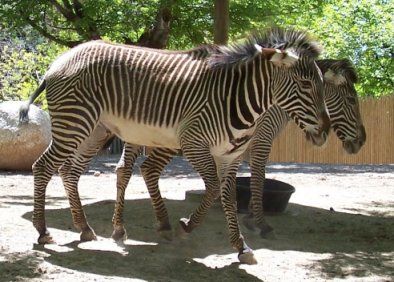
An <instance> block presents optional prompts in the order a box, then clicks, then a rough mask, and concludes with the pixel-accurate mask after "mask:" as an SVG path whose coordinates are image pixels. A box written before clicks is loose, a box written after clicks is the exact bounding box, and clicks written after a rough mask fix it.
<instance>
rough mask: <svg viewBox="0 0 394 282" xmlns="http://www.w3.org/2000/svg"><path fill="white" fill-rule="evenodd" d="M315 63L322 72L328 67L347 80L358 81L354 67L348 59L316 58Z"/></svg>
mask: <svg viewBox="0 0 394 282" xmlns="http://www.w3.org/2000/svg"><path fill="white" fill-rule="evenodd" d="M316 63H317V65H318V66H319V68H320V70H321V71H322V73H323V74H324V73H325V72H326V71H328V70H329V69H330V70H332V71H333V72H334V73H336V74H340V75H342V76H343V77H344V78H345V79H346V80H347V81H350V82H352V83H357V81H358V76H357V72H356V69H355V68H354V66H353V64H352V63H351V62H350V61H349V60H348V59H341V60H332V59H325V60H317V61H316Z"/></svg>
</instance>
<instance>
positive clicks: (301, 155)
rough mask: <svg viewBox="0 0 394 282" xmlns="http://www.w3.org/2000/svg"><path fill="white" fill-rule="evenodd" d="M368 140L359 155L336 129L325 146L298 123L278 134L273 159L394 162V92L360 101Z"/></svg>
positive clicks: (273, 149) (326, 161) (289, 160)
mask: <svg viewBox="0 0 394 282" xmlns="http://www.w3.org/2000/svg"><path fill="white" fill-rule="evenodd" d="M360 108H361V115H362V118H363V122H364V126H365V131H366V134H367V141H366V143H365V144H364V146H363V148H361V150H360V151H359V152H358V153H357V154H356V155H349V154H347V153H346V152H345V150H344V149H343V148H342V143H341V141H340V140H339V139H338V138H337V136H336V135H335V133H334V132H333V131H331V132H330V136H329V139H328V141H327V144H325V145H324V147H323V148H319V147H315V146H313V145H311V143H309V142H307V141H306V140H305V136H304V134H303V132H302V131H301V130H300V129H298V128H297V126H296V125H295V124H294V123H289V125H288V126H287V128H286V129H285V130H284V131H283V132H282V133H281V134H280V135H279V137H278V138H276V140H275V142H274V145H273V148H272V152H271V155H270V160H271V161H273V162H299V163H331V164H394V95H391V96H388V97H384V98H381V99H372V98H368V99H362V100H361V101H360Z"/></svg>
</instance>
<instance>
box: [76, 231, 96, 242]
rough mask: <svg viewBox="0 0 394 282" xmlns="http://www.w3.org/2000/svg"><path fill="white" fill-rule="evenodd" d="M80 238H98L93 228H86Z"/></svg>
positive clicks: (88, 239)
mask: <svg viewBox="0 0 394 282" xmlns="http://www.w3.org/2000/svg"><path fill="white" fill-rule="evenodd" d="M80 240H81V241H82V242H87V241H95V240H97V236H96V234H95V233H94V231H93V230H86V231H82V233H81V235H80Z"/></svg>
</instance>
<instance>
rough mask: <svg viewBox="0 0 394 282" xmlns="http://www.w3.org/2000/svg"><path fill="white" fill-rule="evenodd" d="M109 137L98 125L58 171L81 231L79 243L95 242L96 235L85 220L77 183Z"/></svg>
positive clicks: (74, 218)
mask: <svg viewBox="0 0 394 282" xmlns="http://www.w3.org/2000/svg"><path fill="white" fill-rule="evenodd" d="M111 137H112V134H111V132H109V131H108V130H107V129H106V128H104V127H103V126H102V125H100V124H99V125H98V126H97V127H96V128H95V129H94V130H93V132H92V134H91V135H90V136H89V138H88V139H86V140H85V141H84V142H83V143H82V144H81V145H80V146H79V147H78V150H77V152H76V153H75V154H73V155H72V156H71V157H69V158H68V159H67V161H66V162H65V163H64V164H63V165H62V166H61V167H60V169H59V174H60V177H61V178H62V180H63V185H64V188H65V189H66V193H67V197H68V200H69V202H70V209H71V214H72V217H73V223H74V226H75V228H76V229H77V230H79V231H81V235H80V238H81V241H91V240H95V239H96V234H95V233H94V231H93V229H92V228H91V227H90V226H89V224H88V222H87V220H86V216H85V213H84V211H83V208H82V204H81V200H80V198H79V193H78V181H79V178H80V176H81V174H82V173H83V172H84V171H85V169H86V167H87V166H88V164H89V163H90V161H91V160H92V158H93V156H95V155H96V154H97V152H98V151H99V150H100V149H101V148H102V147H103V145H104V144H105V143H106V142H107V141H108V140H109V139H110V138H111Z"/></svg>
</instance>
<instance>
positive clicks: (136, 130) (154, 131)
mask: <svg viewBox="0 0 394 282" xmlns="http://www.w3.org/2000/svg"><path fill="white" fill-rule="evenodd" d="M100 121H101V122H102V123H103V124H104V125H105V126H106V127H107V128H108V129H109V130H110V131H111V132H112V133H114V134H116V135H117V136H118V137H119V138H121V139H122V140H123V141H124V142H127V143H131V144H135V145H144V146H151V147H166V148H173V149H179V148H180V145H179V142H178V138H177V135H176V127H172V128H166V127H159V126H154V125H150V124H144V123H137V122H135V121H134V120H129V119H125V118H121V117H115V116H112V115H111V116H110V115H103V116H102V117H101V119H100Z"/></svg>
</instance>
